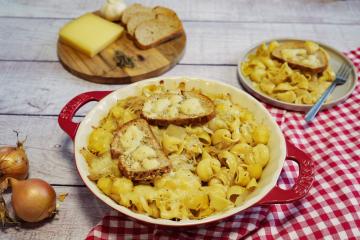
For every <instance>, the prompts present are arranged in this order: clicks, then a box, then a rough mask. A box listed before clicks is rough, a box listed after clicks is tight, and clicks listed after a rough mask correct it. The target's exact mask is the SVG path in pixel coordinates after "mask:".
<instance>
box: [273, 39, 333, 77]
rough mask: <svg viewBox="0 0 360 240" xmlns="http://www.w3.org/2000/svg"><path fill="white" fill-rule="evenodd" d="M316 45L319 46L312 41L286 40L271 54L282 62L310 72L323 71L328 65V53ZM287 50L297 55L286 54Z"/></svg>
mask: <svg viewBox="0 0 360 240" xmlns="http://www.w3.org/2000/svg"><path fill="white" fill-rule="evenodd" d="M311 45H312V46H311ZM314 45H315V46H318V45H316V44H314V43H311V42H298V41H289V42H284V43H281V44H280V46H279V47H277V48H275V49H274V51H273V52H272V53H271V55H272V57H273V58H275V59H277V60H279V61H280V62H287V63H288V64H289V66H290V67H292V68H295V69H300V70H303V71H307V72H310V73H321V72H323V71H324V70H325V69H326V68H327V67H328V62H329V60H328V55H327V53H326V52H325V50H324V49H322V48H320V47H313V46H314ZM286 52H288V53H291V52H292V54H294V55H296V56H290V57H289V56H286V54H285V53H286ZM297 52H298V53H297ZM295 53H297V54H295Z"/></svg>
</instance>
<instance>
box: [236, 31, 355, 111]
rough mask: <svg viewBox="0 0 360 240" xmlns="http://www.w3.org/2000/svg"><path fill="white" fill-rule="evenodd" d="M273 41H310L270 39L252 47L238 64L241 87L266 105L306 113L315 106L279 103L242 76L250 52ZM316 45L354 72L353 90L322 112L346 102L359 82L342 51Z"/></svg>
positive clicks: (322, 108) (352, 66)
mask: <svg viewBox="0 0 360 240" xmlns="http://www.w3.org/2000/svg"><path fill="white" fill-rule="evenodd" d="M272 41H278V42H285V41H309V39H295V38H275V39H269V40H264V41H261V42H259V43H257V44H254V45H252V46H251V47H249V48H248V49H247V50H246V51H245V52H244V53H243V54H242V55H241V57H240V60H239V62H238V65H237V73H238V77H239V81H240V83H241V85H242V86H243V87H244V89H245V90H246V91H248V92H249V93H250V94H252V95H253V96H255V97H256V98H257V99H259V100H261V101H264V102H265V103H268V104H271V105H273V106H275V107H278V108H282V109H286V110H290V111H299V112H306V111H308V110H309V109H310V108H311V107H312V106H313V105H311V104H294V103H286V102H282V101H279V100H277V99H275V98H272V97H270V96H268V95H266V94H264V93H263V92H261V91H258V90H257V89H255V88H254V87H253V85H252V82H251V80H250V79H249V78H248V77H246V76H244V75H243V74H242V71H241V63H242V62H244V61H245V60H246V58H247V56H248V55H249V53H250V52H252V51H254V50H255V49H257V48H258V47H259V46H260V45H261V44H263V43H266V44H269V43H270V42H272ZM310 41H312V40H310ZM314 42H316V43H318V44H319V45H320V46H321V47H325V48H327V49H329V50H330V51H332V52H333V53H334V54H337V55H339V56H340V57H341V58H342V60H343V61H344V62H346V63H347V64H348V65H349V66H350V67H351V70H352V76H353V78H352V79H351V80H352V84H351V88H350V89H349V90H348V91H347V92H345V94H344V95H343V96H342V97H340V98H336V99H333V100H331V101H329V102H328V103H325V104H324V105H323V106H322V107H321V110H324V109H327V108H331V107H333V106H335V105H337V104H340V103H342V102H344V101H345V100H346V99H347V98H348V97H349V96H350V95H351V93H352V92H353V91H354V90H355V87H356V84H357V81H358V77H357V71H356V68H355V66H354V64H353V63H352V62H351V61H350V60H349V59H348V58H347V57H346V56H345V55H344V54H343V53H342V52H340V51H338V50H337V49H335V48H334V47H331V46H329V45H327V44H324V43H322V42H319V41H314ZM350 78H351V75H350V76H349V79H348V81H349V80H350Z"/></svg>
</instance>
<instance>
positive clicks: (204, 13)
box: [0, 0, 360, 24]
mask: <svg viewBox="0 0 360 240" xmlns="http://www.w3.org/2000/svg"><path fill="white" fill-rule="evenodd" d="M103 2H104V1H103V0H92V1H86V2H84V1H83V0H63V1H57V0H37V1H31V3H29V1H26V0H25V1H24V0H0V5H1V8H0V16H2V17H4V16H11V17H36V18H68V19H69V18H74V17H77V16H79V15H81V14H83V13H84V12H90V11H94V10H96V9H99V8H100V6H101V5H102V3H103ZM133 2H142V3H143V4H145V5H149V6H156V5H163V6H168V7H170V8H172V9H174V10H176V12H177V13H178V14H179V16H180V17H181V18H182V19H183V20H185V21H235V22H280V23H341V24H345V23H346V24H356V23H359V22H360V18H359V15H360V1H358V0H348V1H334V0H291V1H289V0H272V1H268V0H267V1H263V0H226V1H219V0H196V1H193V0H182V1H168V0H147V1H135V0H127V1H126V3H128V4H130V3H133Z"/></svg>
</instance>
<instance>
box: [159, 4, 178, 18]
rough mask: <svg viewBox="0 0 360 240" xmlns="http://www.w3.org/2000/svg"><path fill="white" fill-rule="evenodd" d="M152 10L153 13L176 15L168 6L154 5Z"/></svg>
mask: <svg viewBox="0 0 360 240" xmlns="http://www.w3.org/2000/svg"><path fill="white" fill-rule="evenodd" d="M153 12H154V13H155V14H162V15H169V16H176V12H174V11H173V10H171V9H170V8H166V7H162V6H156V7H154V8H153Z"/></svg>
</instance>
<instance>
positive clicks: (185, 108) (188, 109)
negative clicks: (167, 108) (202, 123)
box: [180, 98, 204, 115]
mask: <svg viewBox="0 0 360 240" xmlns="http://www.w3.org/2000/svg"><path fill="white" fill-rule="evenodd" d="M180 111H181V112H182V113H183V114H187V115H192V114H200V113H203V112H204V108H203V107H202V106H201V103H200V101H199V99H197V98H189V99H186V100H185V101H183V102H182V103H181V105H180Z"/></svg>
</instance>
